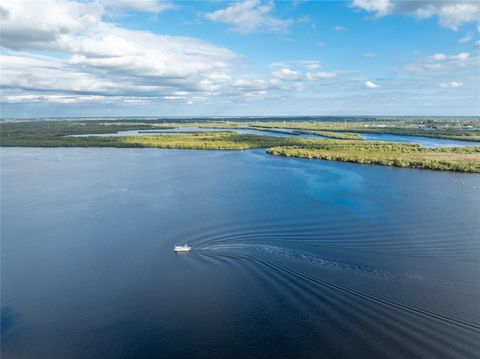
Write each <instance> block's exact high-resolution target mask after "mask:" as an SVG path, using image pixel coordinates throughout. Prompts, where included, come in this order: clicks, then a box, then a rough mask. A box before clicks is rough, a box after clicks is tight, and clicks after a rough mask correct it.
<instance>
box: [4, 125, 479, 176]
mask: <svg viewBox="0 0 480 359" xmlns="http://www.w3.org/2000/svg"><path fill="white" fill-rule="evenodd" d="M121 131H137V133H135V134H134V135H130V134H125V135H120V136H119V135H118V132H121ZM242 131H243V132H242ZM252 132H255V133H252ZM365 133H369V134H391V135H400V136H420V137H425V138H432V139H448V140H461V141H468V142H477V141H480V121H479V119H477V118H424V117H421V118H353V119H352V118H327V119H304V118H302V119H296V120H286V119H283V120H281V119H263V118H262V119H255V118H247V119H246V118H241V119H236V120H235V119H198V120H191V119H188V120H177V119H176V120H171V119H168V120H166V119H101V120H92V119H72V120H55V119H52V120H4V121H2V122H1V123H0V146H3V147H7V146H8V147H124V148H125V147H132V148H133V147H137V148H170V149H198V150H246V149H253V148H264V149H265V150H266V153H268V154H270V155H274V156H285V157H299V158H306V159H322V160H329V161H343V162H354V163H361V164H376V165H386V166H396V167H412V168H423V169H430V170H440V171H458V172H473V173H480V146H475V145H473V146H462V147H438V148H427V147H423V146H421V145H419V144H415V143H402V142H385V141H366V140H365V138H364V137H362V134H365ZM282 135H283V136H282ZM305 135H308V137H307V136H305ZM405 138H408V137H405Z"/></svg>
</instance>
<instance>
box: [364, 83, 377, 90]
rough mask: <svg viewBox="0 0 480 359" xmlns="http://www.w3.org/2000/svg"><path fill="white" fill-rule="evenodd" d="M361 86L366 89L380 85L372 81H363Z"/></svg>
mask: <svg viewBox="0 0 480 359" xmlns="http://www.w3.org/2000/svg"><path fill="white" fill-rule="evenodd" d="M363 86H364V87H365V88H367V89H375V88H377V87H380V85H377V84H376V83H374V82H372V81H365V83H364V85H363Z"/></svg>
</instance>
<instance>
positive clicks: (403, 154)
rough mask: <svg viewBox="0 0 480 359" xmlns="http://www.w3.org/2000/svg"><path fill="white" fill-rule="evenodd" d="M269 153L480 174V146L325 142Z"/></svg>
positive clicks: (273, 150)
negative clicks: (457, 146) (426, 146)
mask: <svg viewBox="0 0 480 359" xmlns="http://www.w3.org/2000/svg"><path fill="white" fill-rule="evenodd" d="M267 152H268V153H269V154H271V155H275V156H286V157H300V158H308V159H314V158H316V159H323V160H330V161H343V162H355V163H367V164H378V165H385V166H397V167H414V168H426V169H431V170H441V171H459V172H477V173H480V147H462V148H438V149H427V148H422V147H420V146H419V145H416V144H407V143H385V142H356V141H322V142H318V143H312V144H309V145H307V146H283V147H272V148H269V149H268V150H267Z"/></svg>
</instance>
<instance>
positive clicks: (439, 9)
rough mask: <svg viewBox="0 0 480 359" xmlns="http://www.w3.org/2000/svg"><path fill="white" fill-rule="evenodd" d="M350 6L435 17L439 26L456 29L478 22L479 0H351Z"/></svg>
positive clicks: (378, 15) (376, 12)
mask: <svg viewBox="0 0 480 359" xmlns="http://www.w3.org/2000/svg"><path fill="white" fill-rule="evenodd" d="M352 6H354V7H356V8H359V9H362V10H365V11H367V12H371V13H374V14H375V16H377V17H380V16H386V15H392V14H407V15H412V16H415V17H417V18H418V19H427V18H431V17H437V18H438V19H439V23H440V25H441V26H443V27H446V28H449V29H452V30H458V28H459V27H460V26H462V25H463V24H466V23H470V22H477V23H478V22H480V2H479V1H469V0H463V1H461V0H460V1H454V0H445V1H440V0H421V1H420V0H419V1H401V0H353V1H352Z"/></svg>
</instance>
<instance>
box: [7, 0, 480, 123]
mask: <svg viewBox="0 0 480 359" xmlns="http://www.w3.org/2000/svg"><path fill="white" fill-rule="evenodd" d="M0 30H1V39H0V45H1V53H0V86H1V98H0V106H1V107H0V111H1V113H0V116H1V118H26V117H34V118H37V117H97V116H98V117H112V116H305V115H310V116H315V115H318V116H322V115H323V116H325V115H336V116H345V115H379V116H381V115H393V116H417V115H418V116H420V115H425V116H428V115H435V116H478V115H480V36H479V35H480V1H478V0H476V1H450V0H446V1H439V0H433V1H432V0H430V1H396V0H348V1H305V0H303V1H302V0H297V1H291V2H287V1H273V0H271V1H262V0H246V1H239V2H226V1H177V2H174V1H158V0H95V1H68V0H40V1H24V0H2V2H1V3H0Z"/></svg>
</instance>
